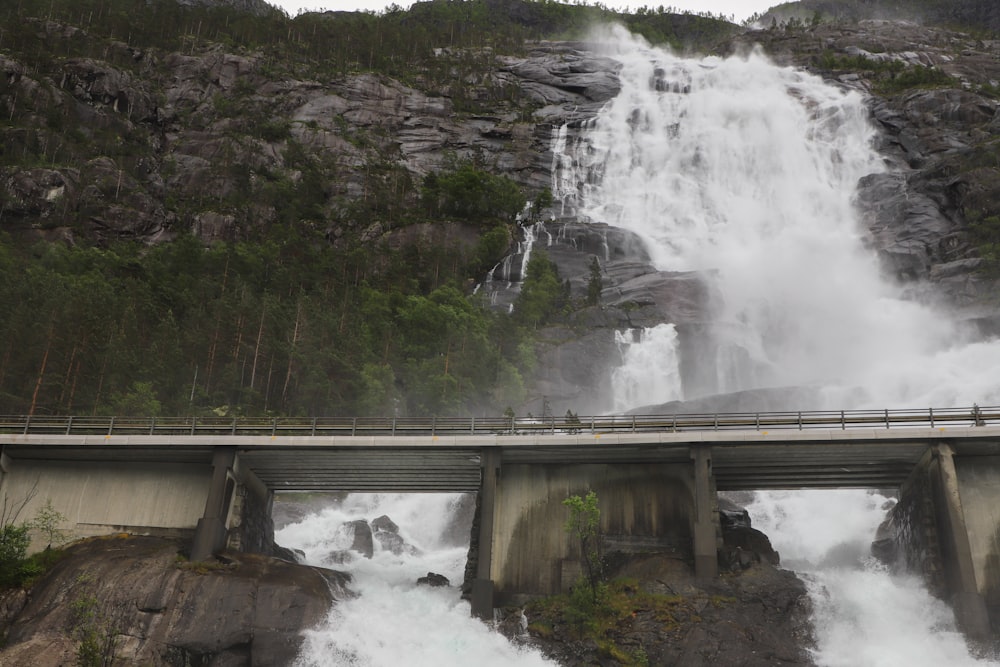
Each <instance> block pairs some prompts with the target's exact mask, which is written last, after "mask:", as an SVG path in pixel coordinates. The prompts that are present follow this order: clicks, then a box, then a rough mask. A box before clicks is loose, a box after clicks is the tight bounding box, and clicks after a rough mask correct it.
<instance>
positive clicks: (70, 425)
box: [66, 415, 73, 435]
mask: <svg viewBox="0 0 1000 667" xmlns="http://www.w3.org/2000/svg"><path fill="white" fill-rule="evenodd" d="M72 430H73V415H70V416H69V418H68V419H67V420H66V435H69V434H70V431H72Z"/></svg>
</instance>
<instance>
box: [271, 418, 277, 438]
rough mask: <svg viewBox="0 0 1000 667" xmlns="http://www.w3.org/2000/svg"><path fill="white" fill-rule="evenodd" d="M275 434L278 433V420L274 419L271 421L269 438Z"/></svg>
mask: <svg viewBox="0 0 1000 667" xmlns="http://www.w3.org/2000/svg"><path fill="white" fill-rule="evenodd" d="M277 432H278V418H277V417H275V418H274V419H273V420H272V421H271V437H272V438H273V437H274V436H275V434H276V433H277Z"/></svg>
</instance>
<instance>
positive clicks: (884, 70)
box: [816, 51, 955, 95]
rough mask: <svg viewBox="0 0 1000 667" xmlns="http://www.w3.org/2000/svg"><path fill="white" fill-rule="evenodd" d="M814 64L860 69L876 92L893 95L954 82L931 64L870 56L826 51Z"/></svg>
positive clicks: (828, 68) (847, 69)
mask: <svg viewBox="0 0 1000 667" xmlns="http://www.w3.org/2000/svg"><path fill="white" fill-rule="evenodd" d="M816 65H817V67H819V68H821V69H824V70H830V71H850V72H862V73H864V74H865V75H866V76H867V77H868V78H869V79H870V80H871V81H872V82H873V88H874V90H875V92H877V93H879V94H880V95H894V94H896V93H901V92H903V91H906V90H910V89H912V88H940V87H947V86H953V85H955V80H954V79H953V78H952V77H951V76H949V75H948V74H947V73H946V72H943V71H941V70H939V69H937V68H934V67H924V66H923V65H916V66H911V67H908V66H906V65H905V64H904V63H902V62H901V61H899V60H874V59H871V58H866V57H864V56H860V55H859V56H837V55H834V54H833V53H831V52H829V51H825V52H823V54H822V55H820V56H819V57H818V58H817V59H816Z"/></svg>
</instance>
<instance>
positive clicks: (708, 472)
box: [691, 446, 719, 581]
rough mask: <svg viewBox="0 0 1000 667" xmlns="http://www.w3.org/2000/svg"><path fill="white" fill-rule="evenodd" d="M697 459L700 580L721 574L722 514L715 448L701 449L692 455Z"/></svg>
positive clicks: (696, 570)
mask: <svg viewBox="0 0 1000 667" xmlns="http://www.w3.org/2000/svg"><path fill="white" fill-rule="evenodd" d="M691 458H692V459H694V530H693V533H694V535H693V537H694V573H695V578H697V579H698V580H700V581H707V580H710V579H714V578H715V577H717V576H718V574H719V541H718V533H717V526H718V515H717V514H716V511H715V506H716V504H717V502H718V501H717V500H716V494H715V484H714V478H713V476H712V448H711V447H702V446H697V447H695V448H694V449H693V450H692V452H691Z"/></svg>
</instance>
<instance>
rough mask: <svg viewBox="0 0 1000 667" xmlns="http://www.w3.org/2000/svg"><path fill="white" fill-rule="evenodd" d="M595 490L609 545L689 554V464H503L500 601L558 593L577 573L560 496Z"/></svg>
mask: <svg viewBox="0 0 1000 667" xmlns="http://www.w3.org/2000/svg"><path fill="white" fill-rule="evenodd" d="M590 490H593V491H595V492H596V493H597V496H598V499H599V502H600V508H601V529H602V532H603V533H604V535H605V545H606V548H607V550H621V551H630V552H642V551H669V552H673V553H676V554H678V556H679V557H682V558H685V559H688V560H690V559H692V558H693V556H692V534H693V521H694V509H693V504H694V500H693V497H694V496H693V466H692V465H684V464H640V465H631V464H581V465H574V466H562V465H537V464H533V465H505V466H503V468H502V469H501V472H500V480H499V486H498V490H497V503H496V514H495V522H494V527H493V533H492V534H493V550H492V554H493V560H492V567H491V568H490V569H491V577H490V578H491V579H492V580H493V582H494V585H495V588H496V596H497V603H498V604H504V603H506V601H509V600H512V599H515V598H516V597H518V596H519V595H521V594H531V595H538V594H545V593H556V592H559V591H561V590H565V589H566V588H567V587H568V586H569V585H571V584H573V583H574V581H575V579H576V577H577V576H578V574H579V571H580V569H579V563H580V553H579V545H578V543H576V542H575V540H573V539H571V538H570V536H569V535H568V534H567V533H566V530H565V528H564V526H565V523H566V520H567V519H568V518H569V510H568V509H567V508H566V507H565V506H564V505H563V504H562V501H563V500H564V499H565V498H567V497H569V496H571V495H574V494H577V495H581V496H583V495H586V493H587V492H588V491H590Z"/></svg>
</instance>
